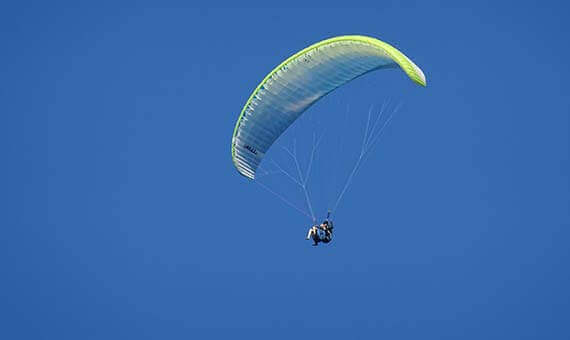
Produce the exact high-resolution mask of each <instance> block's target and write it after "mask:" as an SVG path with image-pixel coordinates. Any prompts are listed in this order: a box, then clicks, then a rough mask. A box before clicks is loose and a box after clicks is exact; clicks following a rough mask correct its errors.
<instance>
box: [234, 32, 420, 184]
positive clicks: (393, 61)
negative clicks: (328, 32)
mask: <svg viewBox="0 0 570 340" xmlns="http://www.w3.org/2000/svg"><path fill="white" fill-rule="evenodd" d="M397 67H399V68H401V69H402V70H403V71H404V72H405V73H406V74H407V75H408V77H410V79H412V80H413V81H414V82H415V83H417V84H419V85H422V86H426V79H425V76H424V74H423V72H422V70H421V69H420V68H419V67H418V66H416V65H415V64H414V63H413V62H412V61H411V60H410V59H409V58H408V57H406V56H405V55H404V54H403V53H402V52H400V51H398V50H397V49H396V48H394V47H393V46H391V45H389V44H387V43H385V42H383V41H380V40H378V39H375V38H371V37H367V36H360V35H346V36H339V37H334V38H330V39H326V40H323V41H321V42H318V43H316V44H314V45H311V46H309V47H307V48H305V49H303V50H301V51H299V52H297V53H295V54H294V55H293V56H291V57H289V58H288V59H286V60H285V61H283V62H282V63H281V64H279V66H277V67H276V68H275V69H273V70H272V71H271V72H270V73H269V74H268V75H267V76H266V77H265V78H264V79H263V80H262V81H261V83H260V84H259V85H258V86H257V87H256V88H255V90H254V91H253V93H252V94H251V96H250V97H249V99H248V100H247V102H246V104H245V105H244V107H243V109H242V111H241V114H240V115H239V118H238V120H237V123H236V125H235V129H234V133H233V138H232V160H233V163H234V165H235V167H236V168H237V170H238V171H239V173H240V174H242V175H244V176H246V177H248V178H250V179H254V178H255V174H256V170H257V168H258V167H259V164H260V163H261V161H262V160H263V157H264V155H265V154H266V153H267V151H268V150H269V148H270V147H271V145H272V144H273V143H274V142H275V140H276V139H277V138H278V137H279V136H280V135H281V134H282V133H283V132H284V131H285V130H286V129H287V128H288V127H289V126H290V125H291V124H293V122H294V121H295V120H296V119H297V118H298V117H299V116H300V115H301V114H302V113H303V112H304V111H305V110H307V109H308V108H309V107H310V106H311V105H312V104H314V103H315V102H316V101H317V100H319V99H320V98H322V97H323V96H325V95H326V94H327V93H329V92H331V91H333V90H334V89H336V88H338V87H340V86H342V85H344V84H346V83H347V82H349V81H351V80H353V79H355V78H357V77H359V76H361V75H363V74H366V73H368V72H371V71H374V70H380V69H386V68H397Z"/></svg>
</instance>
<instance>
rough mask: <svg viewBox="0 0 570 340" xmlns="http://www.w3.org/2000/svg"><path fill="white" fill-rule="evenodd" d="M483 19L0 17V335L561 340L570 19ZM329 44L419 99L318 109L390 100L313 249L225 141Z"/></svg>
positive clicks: (460, 15) (375, 15)
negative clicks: (380, 45) (385, 57)
mask: <svg viewBox="0 0 570 340" xmlns="http://www.w3.org/2000/svg"><path fill="white" fill-rule="evenodd" d="M494 3H495V2H488V3H487V2H481V1H470V2H464V3H463V4H461V5H459V4H457V2H455V1H449V2H427V1H418V2H406V3H402V2H377V7H369V8H356V7H355V8H328V9H325V8H316V7H315V8H312V9H306V8H284V7H283V8H270V7H266V8H247V9H238V8H233V9H227V8H206V7H201V8H195V7H191V6H190V2H187V1H179V2H169V1H161V2H154V3H153V2H148V1H138V2H132V3H129V2H125V3H123V2H108V3H100V4H99V5H96V6H95V5H91V4H89V2H75V1H70V2H25V1H22V2H12V4H7V3H4V4H3V5H1V6H0V41H1V42H2V48H1V51H2V52H1V53H0V60H1V61H2V62H1V63H0V84H1V86H0V117H1V124H0V129H1V131H0V132H1V133H0V138H1V143H0V145H1V146H0V150H2V159H3V161H2V170H1V172H2V174H3V175H2V186H1V187H2V189H1V190H2V196H1V197H2V206H3V207H2V209H0V211H1V212H2V213H1V216H2V222H1V223H0V224H1V227H2V237H0V265H1V275H0V338H2V339H125V338H126V339H235V338H238V337H239V338H245V339H303V338H314V337H315V336H318V337H319V338H324V337H326V338H329V339H419V338H421V339H457V338H462V339H568V338H570V317H569V315H570V292H569V290H568V287H570V271H569V268H570V254H569V253H570V250H569V246H568V245H569V240H570V229H569V228H570V212H569V210H570V208H569V206H570V197H569V196H570V195H569V192H570V183H569V170H570V169H569V144H570V143H569V138H568V132H569V125H570V124H569V118H568V116H569V112H570V104H569V101H568V93H569V92H570V91H569V90H570V88H569V85H568V84H569V82H568V78H569V77H570V70H569V66H568V60H570V49H569V46H568V45H569V44H568V32H570V24H569V23H568V20H567V14H568V13H569V12H570V9H569V8H568V6H567V5H566V4H564V2H549V1H546V2H545V1H541V2H538V1H537V2H526V1H513V2H508V1H503V2H500V3H501V4H500V5H498V4H494ZM330 5H331V4H330V3H329V5H328V6H327V7H330ZM351 5H353V4H352V3H351V2H346V3H345V6H351ZM342 34H366V35H371V36H374V37H377V38H380V39H382V40H385V41H387V42H390V43H392V44H394V45H395V46H396V47H398V48H400V49H401V50H402V51H403V52H404V53H406V54H407V55H409V56H410V57H412V58H413V60H414V61H415V62H417V64H418V65H420V66H421V67H422V69H423V70H424V72H425V73H426V76H427V79H428V86H427V88H420V87H417V86H414V84H413V83H412V82H411V81H409V80H408V79H406V77H405V76H404V75H403V74H401V73H399V72H397V71H388V72H386V75H384V74H380V73H373V74H369V75H367V76H366V77H364V78H362V79H359V80H357V81H356V82H355V84H354V85H351V87H348V88H347V89H345V90H344V91H341V92H339V95H338V96H337V97H334V95H335V94H333V95H331V96H329V97H328V98H326V99H327V100H329V102H326V103H325V104H323V105H329V106H330V107H333V108H334V105H333V104H331V103H334V102H335V101H338V102H339V103H342V104H341V105H338V114H342V112H343V109H342V107H343V106H344V105H345V104H346V103H351V104H353V105H356V106H358V105H362V107H364V108H366V107H367V106H368V105H370V104H378V103H381V102H382V101H383V100H384V99H385V98H384V94H387V95H389V96H390V97H392V98H395V99H397V100H401V101H402V102H404V103H405V106H404V108H403V110H402V112H401V114H399V115H398V116H397V117H396V118H395V119H394V121H393V123H392V124H391V126H390V129H389V131H388V132H387V133H386V135H385V138H384V139H383V140H382V144H381V145H379V147H378V148H377V149H376V151H375V154H374V155H373V157H371V159H370V161H369V162H368V163H367V164H366V167H365V168H364V169H363V171H362V172H361V173H360V174H359V177H358V178H357V180H356V182H355V184H354V186H353V187H352V188H351V191H350V192H349V193H348V194H347V195H348V196H347V199H346V201H344V203H343V206H342V213H341V212H339V215H338V220H337V223H338V226H337V228H338V234H337V237H336V239H335V241H334V243H332V244H331V245H330V246H328V247H317V248H314V247H311V246H310V245H309V243H308V242H307V241H304V239H303V238H304V233H305V231H306V228H307V225H306V221H305V220H303V218H302V216H301V215H299V214H296V213H295V212H294V211H292V210H291V209H289V208H287V207H286V206H284V205H283V203H282V202H281V201H279V200H277V199H275V198H274V197H273V196H271V195H269V194H268V193H266V192H264V191H263V190H262V189H261V188H260V187H259V186H256V185H255V184H252V183H249V182H248V181H247V180H246V179H245V178H243V177H241V176H239V174H238V173H237V172H236V171H235V169H234V168H233V165H232V162H231V157H230V141H231V135H232V131H233V127H234V124H235V121H236V118H237V116H238V114H239V111H240V110H241V107H242V106H243V104H244V102H245V100H246V99H247V97H248V96H249V94H250V92H251V91H252V90H253V88H254V87H255V86H256V85H257V83H258V82H259V81H260V80H261V79H262V78H263V76H264V75H265V74H266V73H267V72H268V71H269V70H271V69H272V68H273V67H274V66H275V65H277V64H278V63H279V62H281V61H282V60H283V59H284V58H286V57H287V56H289V55H290V54H292V53H294V52H296V51H297V50H299V49H301V48H303V47H305V46H307V45H309V44H311V43H314V42H316V41H319V40H321V39H324V38H328V37H331V36H335V35H342ZM396 94H397V95H396ZM327 103H328V104H327ZM322 107H324V106H322ZM327 107H328V106H327ZM315 109H316V110H318V109H319V107H318V106H317V107H315ZM333 111H334V110H333ZM356 111H358V110H355V112H356ZM332 113H333V114H337V113H335V112H332ZM349 137H350V136H349Z"/></svg>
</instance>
